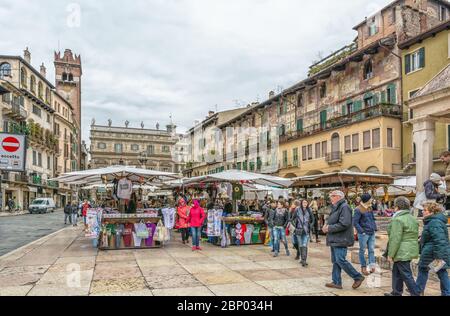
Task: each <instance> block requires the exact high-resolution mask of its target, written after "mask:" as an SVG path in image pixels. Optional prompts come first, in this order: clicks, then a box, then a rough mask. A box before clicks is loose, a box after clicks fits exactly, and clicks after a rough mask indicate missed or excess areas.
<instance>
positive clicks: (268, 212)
mask: <svg viewBox="0 0 450 316" xmlns="http://www.w3.org/2000/svg"><path fill="white" fill-rule="evenodd" d="M273 213H275V210H273V209H271V208H270V207H269V206H268V207H266V210H265V211H264V219H265V222H266V224H267V226H268V227H269V228H272V227H273V223H272V222H271V221H270V220H269V219H270V218H272V216H273Z"/></svg>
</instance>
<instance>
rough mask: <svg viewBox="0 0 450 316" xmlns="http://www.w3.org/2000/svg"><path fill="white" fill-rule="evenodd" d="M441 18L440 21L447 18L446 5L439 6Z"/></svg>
mask: <svg viewBox="0 0 450 316" xmlns="http://www.w3.org/2000/svg"><path fill="white" fill-rule="evenodd" d="M439 20H440V21H445V20H447V10H446V9H445V7H444V6H442V5H441V6H439Z"/></svg>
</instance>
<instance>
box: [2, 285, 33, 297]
mask: <svg viewBox="0 0 450 316" xmlns="http://www.w3.org/2000/svg"><path fill="white" fill-rule="evenodd" d="M32 288H33V285H24V286H10V287H0V296H25V295H27V294H28V292H30V290H31V289H32Z"/></svg>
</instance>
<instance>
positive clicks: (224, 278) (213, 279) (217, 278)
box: [194, 271, 249, 285]
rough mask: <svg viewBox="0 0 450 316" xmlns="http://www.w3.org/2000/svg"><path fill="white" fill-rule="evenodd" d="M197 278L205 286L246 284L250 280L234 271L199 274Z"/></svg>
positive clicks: (196, 275)
mask: <svg viewBox="0 0 450 316" xmlns="http://www.w3.org/2000/svg"><path fill="white" fill-rule="evenodd" d="M194 275H195V277H196V278H197V279H198V280H200V282H202V283H203V284H205V285H214V284H227V283H244V282H248V281H249V280H248V279H247V278H245V277H244V276H242V274H240V273H237V272H234V271H221V272H212V273H204V272H202V273H198V274H194Z"/></svg>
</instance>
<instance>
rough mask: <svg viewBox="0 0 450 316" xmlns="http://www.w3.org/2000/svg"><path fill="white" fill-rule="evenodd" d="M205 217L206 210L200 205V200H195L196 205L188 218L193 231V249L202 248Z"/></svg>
mask: <svg viewBox="0 0 450 316" xmlns="http://www.w3.org/2000/svg"><path fill="white" fill-rule="evenodd" d="M205 218H206V214H205V211H204V210H203V209H202V208H201V207H200V204H199V202H198V200H194V206H193V207H192V208H191V210H190V212H189V215H188V219H187V222H188V224H189V226H190V227H191V232H192V251H195V250H202V249H201V248H200V234H201V229H202V225H203V222H204V221H205Z"/></svg>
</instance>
